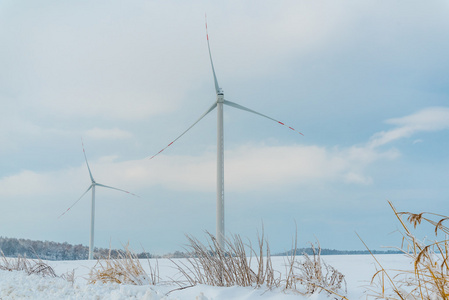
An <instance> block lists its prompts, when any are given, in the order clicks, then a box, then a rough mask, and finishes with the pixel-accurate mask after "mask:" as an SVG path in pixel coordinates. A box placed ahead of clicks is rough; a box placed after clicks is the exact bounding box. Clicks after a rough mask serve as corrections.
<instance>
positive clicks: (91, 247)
mask: <svg viewBox="0 0 449 300" xmlns="http://www.w3.org/2000/svg"><path fill="white" fill-rule="evenodd" d="M82 145H83V154H84V159H85V160H86V165H87V170H88V171H89V176H90V180H91V182H92V183H91V185H90V186H89V188H88V189H87V190H86V191H85V192H84V194H82V195H81V197H79V198H78V200H76V201H75V203H73V204H72V206H70V207H69V208H68V209H67V210H66V211H65V212H63V213H62V214H61V215H60V216H59V217H58V218H60V217H62V216H63V215H65V214H66V213H67V212H68V211H69V210H70V209H71V208H72V207H74V206H75V204H77V203H78V201H80V200H81V198H83V197H84V195H86V194H87V192H89V191H90V190H92V203H91V210H90V239H89V259H93V252H94V227H95V187H97V186H101V187H104V188H108V189H113V190H117V191H121V192H124V193H127V194H131V195H133V196H136V197H139V196H137V195H135V194H133V193H130V192H128V191H125V190H121V189H118V188H115V187H112V186H107V185H104V184H101V183H97V182H96V181H95V179H94V177H93V176H92V172H91V171H90V167H89V163H88V162H87V156H86V151H84V144H83V143H82Z"/></svg>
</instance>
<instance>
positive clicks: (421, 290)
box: [368, 202, 449, 300]
mask: <svg viewBox="0 0 449 300" xmlns="http://www.w3.org/2000/svg"><path fill="white" fill-rule="evenodd" d="M389 204H390V206H391V209H392V210H393V212H394V214H395V216H396V218H397V219H398V221H399V223H400V224H401V231H400V232H401V235H402V247H401V248H400V250H401V251H402V252H403V254H404V255H405V256H407V257H408V258H409V259H410V261H411V262H412V265H413V269H411V270H386V269H385V268H383V267H382V265H381V264H380V263H379V261H378V260H377V259H376V258H375V259H376V262H377V263H378V266H379V268H380V269H379V270H378V271H377V272H376V273H375V274H374V275H373V277H372V280H371V285H370V286H369V287H368V290H369V293H370V294H369V296H371V297H374V298H376V299H389V300H390V299H391V300H394V299H402V300H405V299H429V300H434V299H449V261H448V260H449V244H448V239H447V234H449V228H448V227H446V226H445V225H443V223H444V222H445V221H446V220H448V219H449V217H447V216H444V215H440V214H436V213H428V212H422V213H410V212H398V211H397V210H396V209H395V207H394V206H393V204H392V203H391V202H389ZM404 218H406V220H404ZM406 223H410V224H411V225H412V226H413V228H414V229H416V228H417V227H418V226H420V225H422V224H424V223H427V224H430V225H431V226H432V231H433V233H432V234H434V235H435V240H433V241H422V240H419V239H418V238H416V236H415V235H414V234H413V232H412V230H411V229H410V228H409V227H408V226H407V224H406ZM439 233H441V234H444V237H443V238H438V237H439V236H438V234H439ZM441 234H440V235H441ZM373 257H374V256H373ZM390 273H394V274H395V275H394V276H392V275H390Z"/></svg>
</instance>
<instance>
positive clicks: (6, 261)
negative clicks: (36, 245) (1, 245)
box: [0, 251, 57, 277]
mask: <svg viewBox="0 0 449 300" xmlns="http://www.w3.org/2000/svg"><path fill="white" fill-rule="evenodd" d="M0 253H1V260H0V270H5V271H23V272H25V273H27V274H28V275H31V274H35V275H39V276H43V277H46V276H48V277H57V276H56V273H55V271H54V270H53V268H52V267H50V266H49V265H48V264H47V263H45V262H44V261H42V260H41V259H40V258H38V259H28V258H26V257H25V256H20V255H19V256H18V257H17V258H7V257H6V256H5V254H4V253H3V251H0Z"/></svg>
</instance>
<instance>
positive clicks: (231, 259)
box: [171, 232, 279, 288]
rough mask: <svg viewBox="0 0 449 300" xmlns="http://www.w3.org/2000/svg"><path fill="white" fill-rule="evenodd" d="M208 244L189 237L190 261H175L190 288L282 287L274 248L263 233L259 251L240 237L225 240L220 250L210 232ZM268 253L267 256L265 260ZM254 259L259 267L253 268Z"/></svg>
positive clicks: (188, 259)
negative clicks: (191, 286)
mask: <svg viewBox="0 0 449 300" xmlns="http://www.w3.org/2000/svg"><path fill="white" fill-rule="evenodd" d="M207 237H208V244H207V245H204V244H202V243H201V242H200V241H199V240H198V239H196V238H194V237H192V236H187V240H188V242H189V244H188V246H187V248H186V251H187V258H186V261H185V262H183V261H175V260H173V259H172V260H171V261H172V263H174V264H175V265H176V267H177V268H178V270H179V272H180V273H181V275H183V277H184V278H185V279H186V281H187V282H188V283H189V285H196V284H207V285H212V286H233V285H238V286H261V285H266V286H267V287H269V288H271V287H277V286H279V280H278V279H277V278H278V276H275V271H274V269H273V266H272V263H271V255H270V247H269V245H268V242H266V240H265V238H264V236H263V234H262V236H261V237H259V240H258V243H259V247H258V251H257V252H256V251H255V250H254V249H253V248H252V247H251V245H250V244H249V245H247V244H245V243H244V242H243V240H242V238H241V237H240V236H239V235H233V236H232V238H231V239H225V245H224V248H222V247H220V245H219V244H218V241H217V239H216V238H215V236H213V235H212V234H210V233H208V232H207ZM264 251H265V252H266V254H267V255H266V256H265V258H264V255H263V253H264ZM253 259H254V260H255V265H256V267H255V268H252V262H253Z"/></svg>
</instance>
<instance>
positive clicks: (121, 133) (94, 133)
mask: <svg viewBox="0 0 449 300" xmlns="http://www.w3.org/2000/svg"><path fill="white" fill-rule="evenodd" d="M85 136H86V137H89V138H93V139H127V138H131V137H132V136H133V134H132V133H131V132H129V131H126V130H121V129H118V128H112V129H102V128H92V129H89V130H87V131H86V132H85Z"/></svg>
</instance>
